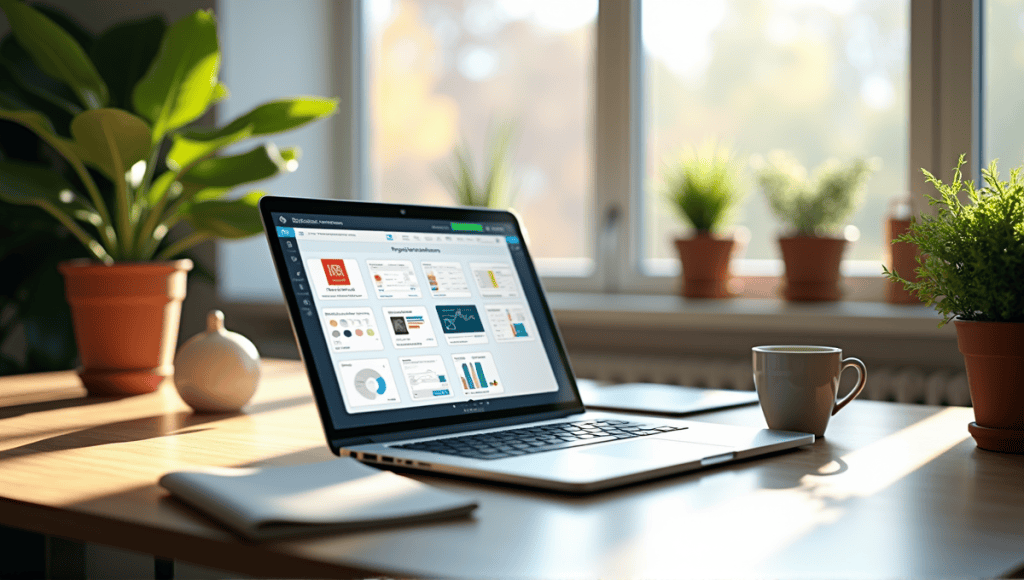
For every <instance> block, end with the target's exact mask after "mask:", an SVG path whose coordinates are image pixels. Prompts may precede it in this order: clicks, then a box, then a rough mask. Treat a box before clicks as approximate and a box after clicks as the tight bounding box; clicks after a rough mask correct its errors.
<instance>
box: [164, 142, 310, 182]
mask: <svg viewBox="0 0 1024 580" xmlns="http://www.w3.org/2000/svg"><path fill="white" fill-rule="evenodd" d="M298 155H299V154H298V149H297V148H291V149H281V150H278V149H277V147H275V146H274V144H273V143H267V144H265V145H260V146H259V147H256V148H255V149H252V150H251V151H248V152H246V153H242V154H241V155H232V156H229V157H217V158H213V159H206V160H204V161H200V162H199V163H196V164H195V165H194V166H193V167H192V169H190V170H189V171H188V173H186V174H185V175H183V176H181V177H180V180H181V181H182V182H183V183H186V182H187V183H192V184H196V185H202V186H206V187H235V186H237V185H241V184H243V183H252V182H254V181H260V180H262V179H267V178H268V177H273V176H275V175H277V174H279V173H289V172H291V171H295V169H296V168H298V161H297V159H298Z"/></svg>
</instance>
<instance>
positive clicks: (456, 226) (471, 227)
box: [452, 222, 484, 232]
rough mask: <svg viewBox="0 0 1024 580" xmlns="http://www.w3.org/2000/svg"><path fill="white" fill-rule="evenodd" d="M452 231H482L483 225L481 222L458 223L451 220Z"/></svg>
mask: <svg viewBox="0 0 1024 580" xmlns="http://www.w3.org/2000/svg"><path fill="white" fill-rule="evenodd" d="M452 231H453V232H482V231H484V226H482V225H481V224H460V223H455V222H452Z"/></svg>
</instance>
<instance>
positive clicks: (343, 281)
mask: <svg viewBox="0 0 1024 580" xmlns="http://www.w3.org/2000/svg"><path fill="white" fill-rule="evenodd" d="M320 263H321V264H323V266H324V274H327V283H328V284H330V285H331V286H349V285H350V284H351V282H349V279H348V270H346V269H345V260H328V259H323V260H320Z"/></svg>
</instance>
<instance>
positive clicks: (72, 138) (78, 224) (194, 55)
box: [0, 0, 336, 394]
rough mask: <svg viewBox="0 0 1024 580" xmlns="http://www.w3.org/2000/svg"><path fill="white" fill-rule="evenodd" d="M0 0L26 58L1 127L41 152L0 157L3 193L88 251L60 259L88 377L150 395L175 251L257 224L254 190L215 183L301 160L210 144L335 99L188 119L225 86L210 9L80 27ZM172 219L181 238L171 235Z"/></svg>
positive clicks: (167, 368) (159, 368) (169, 320)
mask: <svg viewBox="0 0 1024 580" xmlns="http://www.w3.org/2000/svg"><path fill="white" fill-rule="evenodd" d="M0 9H2V10H3V12H4V14H5V15H6V16H7V20H8V22H9V24H10V28H11V33H12V37H9V38H8V39H6V40H5V41H4V45H5V47H6V49H7V50H9V51H11V52H10V53H9V54H14V55H15V56H17V55H23V56H24V58H22V59H21V60H19V61H16V63H15V64H14V65H9V66H7V67H5V72H6V73H7V74H6V76H5V77H0V81H6V82H0V122H9V123H14V124H17V125H20V126H21V127H24V128H25V129H27V130H28V131H30V132H31V133H32V134H34V136H35V138H36V139H37V140H38V141H39V142H42V143H43V144H44V145H45V147H46V149H47V151H48V155H46V156H45V159H46V160H47V162H44V163H39V162H29V161H25V160H21V159H10V158H4V159H0V199H2V200H3V201H5V202H7V203H10V204H16V205H31V206H36V207H38V208H41V209H42V210H44V211H46V212H47V213H49V214H50V215H51V216H52V217H53V218H55V219H56V220H57V221H58V222H60V224H61V225H62V226H63V228H64V229H65V230H66V231H67V232H68V233H69V235H72V236H74V237H75V238H76V239H77V240H78V241H79V242H81V243H82V245H83V246H84V247H85V248H86V249H87V250H88V252H89V255H90V257H91V258H92V259H91V260H82V261H71V262H64V263H62V264H61V265H60V270H61V273H62V274H63V275H64V279H65V287H66V295H67V298H68V302H69V303H70V304H71V310H72V318H73V322H74V328H75V336H76V342H77V345H78V349H79V355H80V358H81V364H82V366H81V368H80V371H79V375H80V376H81V378H82V382H83V383H84V384H85V386H86V388H87V389H88V390H89V391H90V392H91V393H94V394H133V393H142V392H149V391H152V390H155V389H156V388H157V387H158V386H159V385H160V383H161V382H162V381H163V380H164V379H165V378H167V377H168V376H169V375H170V374H171V373H172V371H173V367H172V366H171V361H172V360H173V354H174V346H175V343H176V341H177V332H178V322H179V315H180V306H181V300H182V299H183V298H184V294H185V281H186V273H187V272H188V270H190V269H191V267H192V262H191V261H190V260H187V259H186V260H175V259H174V258H176V257H178V256H180V255H181V253H182V252H184V251H185V250H187V249H188V248H191V247H192V246H194V245H196V244H198V243H200V242H203V241H205V240H209V239H212V238H243V237H247V236H251V235H255V234H258V233H260V232H261V231H262V227H261V225H260V220H259V212H258V210H257V202H258V200H259V197H260V196H261V195H262V192H260V191H251V192H249V193H247V194H246V195H244V196H242V197H240V198H236V199H229V198H227V194H228V193H229V192H231V190H232V189H234V188H235V187H236V186H239V185H243V184H249V183H253V182H256V181H260V180H263V179H266V178H268V177H272V176H274V175H278V174H280V173H284V172H290V171H294V170H295V169H296V167H297V166H298V155H299V152H298V150H297V149H294V148H292V149H278V148H277V147H276V146H274V144H272V143H262V144H259V145H257V146H255V147H253V148H251V149H249V150H248V151H245V152H242V153H238V154H230V155H219V153H220V151H221V150H222V149H223V148H225V147H227V146H229V145H234V144H237V143H241V142H243V141H246V140H248V139H252V138H261V137H264V136H266V135H271V134H274V133H279V132H282V131H287V130H290V129H294V128H296V127H300V126H302V125H304V124H306V123H309V122H311V121H314V120H317V119H321V118H324V117H326V116H328V115H331V114H333V112H334V110H335V107H336V103H335V101H333V100H329V99H322V98H317V97H299V98H292V99H283V100H279V101H273V102H270V103H266V104H263V105H260V106H258V107H256V108H255V109H253V110H251V111H249V112H248V113H246V114H244V115H242V116H241V117H239V118H237V119H234V120H232V121H231V122H230V123H228V124H226V125H224V126H222V127H218V128H203V127H197V126H194V122H196V121H197V120H199V119H200V118H201V117H202V116H203V115H204V114H205V113H206V112H207V110H208V109H209V107H210V106H211V105H213V104H214V103H216V102H218V101H219V100H221V99H223V98H225V97H226V96H227V89H226V88H225V87H224V85H222V84H221V83H219V82H218V81H217V75H218V71H219V66H220V49H219V46H218V42H217V27H216V22H215V20H214V17H213V15H212V13H211V12H209V11H197V12H195V13H193V14H191V15H189V16H187V17H185V18H183V19H181V20H180V21H178V22H176V23H175V24H173V25H172V26H170V27H168V26H166V24H164V23H163V21H162V20H161V19H159V18H150V19H146V20H141V21H136V22H128V23H124V24H120V25H117V26H114V27H112V28H111V29H109V30H107V31H105V32H104V33H102V34H100V35H99V36H97V37H88V36H85V35H84V33H83V32H82V31H81V29H70V28H66V27H68V26H69V24H68V23H67V22H66V19H59V20H60V22H61V23H60V24H58V19H54V18H51V17H48V16H47V15H46V13H50V11H49V10H47V11H46V13H44V11H42V10H39V9H36V8H34V7H31V6H28V5H26V4H23V3H21V2H16V1H14V0H0ZM83 42H84V43H85V45H83ZM11 47H13V48H11ZM9 62H10V61H9ZM12 71H13V72H12ZM184 224H187V225H188V226H189V228H187V231H183V232H181V235H180V237H179V236H169V234H170V232H172V231H173V230H175V229H176V226H179V225H184Z"/></svg>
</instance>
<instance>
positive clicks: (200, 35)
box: [132, 10, 220, 143]
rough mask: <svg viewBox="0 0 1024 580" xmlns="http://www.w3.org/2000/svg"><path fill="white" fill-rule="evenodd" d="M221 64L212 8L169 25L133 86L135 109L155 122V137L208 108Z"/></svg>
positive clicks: (187, 121) (156, 138)
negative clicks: (139, 78) (156, 51)
mask: <svg viewBox="0 0 1024 580" xmlns="http://www.w3.org/2000/svg"><path fill="white" fill-rule="evenodd" d="M219 70H220V49H219V47H218V45H217V23H216V22H215V21H214V19H213V14H212V13H211V12H209V11H205V10H197V11H196V12H193V13H192V14H191V15H189V16H186V17H185V18H182V19H181V20H179V21H178V22H175V23H174V24H173V25H172V26H171V27H170V28H168V29H167V32H166V33H164V37H163V40H162V41H161V42H160V50H159V52H158V53H157V56H156V59H155V60H154V61H153V64H152V65H151V66H150V67H149V70H148V71H146V75H145V76H144V77H143V78H142V80H141V81H139V83H138V84H136V85H135V89H134V90H133V91H132V104H133V105H134V107H135V111H136V112H138V113H139V114H140V115H142V116H143V117H145V118H146V119H149V121H151V122H152V123H153V142H154V143H156V142H158V141H160V139H162V138H163V136H164V135H165V134H167V132H168V131H171V130H173V129H177V128H178V127H181V126H183V125H185V124H187V123H191V122H192V121H194V120H196V119H198V118H199V117H200V116H202V114H203V113H205V112H206V109H207V108H208V107H209V106H210V101H211V100H212V99H213V96H214V92H215V88H216V86H217V72H218V71H219Z"/></svg>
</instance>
